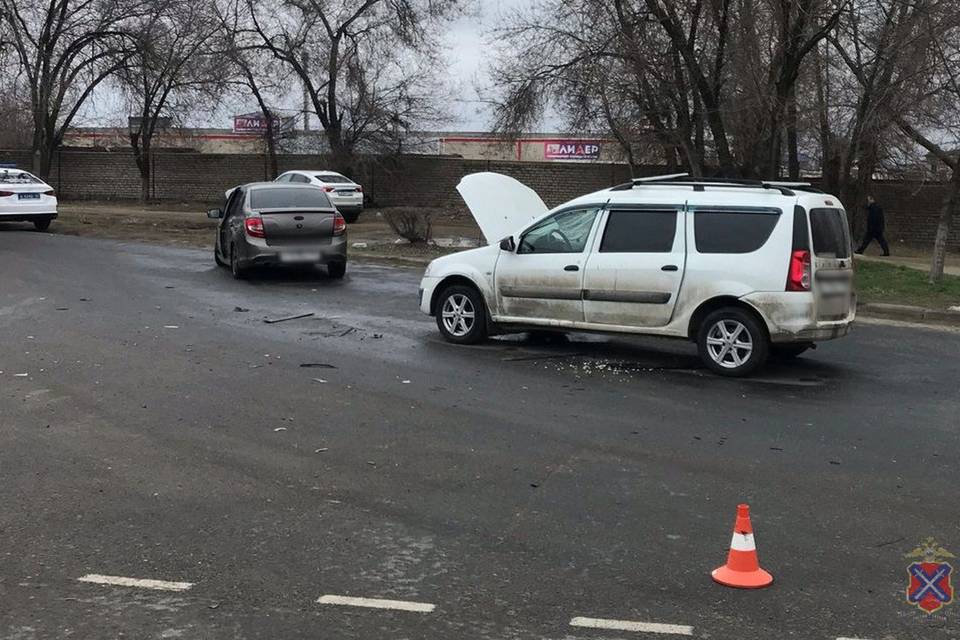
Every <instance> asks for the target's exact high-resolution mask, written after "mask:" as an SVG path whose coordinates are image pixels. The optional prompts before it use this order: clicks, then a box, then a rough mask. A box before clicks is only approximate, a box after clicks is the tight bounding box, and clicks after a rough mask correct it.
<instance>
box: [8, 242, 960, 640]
mask: <svg viewBox="0 0 960 640" xmlns="http://www.w3.org/2000/svg"><path fill="white" fill-rule="evenodd" d="M0 269H2V273H0V275H2V278H0V331H2V335H3V342H2V347H0V371H2V373H0V498H2V505H3V506H2V508H0V540H2V541H3V547H2V548H0V638H12V639H34V638H37V639H39V638H62V637H77V638H118V637H135V638H363V639H373V638H376V639H381V638H382V639H393V638H397V639H402V638H431V639H432V638H444V639H447V638H451V639H452V638H483V639H497V640H501V639H504V640H506V639H512V638H551V639H555V638H569V639H580V638H627V637H671V636H670V635H664V634H673V635H676V636H677V637H680V636H683V635H692V636H693V637H699V638H749V639H753V638H756V639H767V638H774V637H776V638H804V639H806V638H829V639H834V638H838V637H847V638H866V639H874V640H877V639H880V638H904V639H907V638H924V639H938V638H955V637H957V634H958V631H957V630H958V628H960V624H958V620H960V618H958V615H960V607H957V606H956V605H950V606H948V607H946V608H944V609H943V610H941V611H940V612H938V613H936V614H933V615H929V616H928V615H926V614H924V613H921V612H920V611H918V610H917V609H916V608H915V607H912V606H910V605H908V604H907V602H906V586H907V573H906V568H907V565H908V564H909V563H910V560H908V559H905V558H904V557H903V556H904V554H906V553H908V552H910V551H911V550H913V549H914V548H916V547H917V546H918V544H919V543H920V541H921V540H922V539H923V538H926V537H928V536H934V537H936V538H937V540H938V542H939V543H940V544H941V545H943V546H944V547H946V548H947V549H949V550H952V551H953V552H954V553H958V554H960V519H958V514H960V508H958V506H957V505H958V504H960V489H958V484H957V481H958V476H957V468H958V466H957V458H958V454H960V419H958V416H960V393H958V388H957V387H958V384H957V383H958V381H960V334H957V333H956V332H949V331H934V330H919V329H909V328H898V327H888V326H858V327H857V328H856V331H855V332H854V333H853V335H852V336H851V337H849V338H848V339H845V340H841V341H838V342H835V343H828V344H823V345H821V346H820V348H819V349H818V350H817V351H815V352H813V353H812V354H810V355H809V356H807V357H804V358H801V359H800V360H799V361H797V362H796V363H793V364H791V365H782V364H781V365H773V366H770V367H768V368H767V369H766V370H765V371H764V372H763V373H762V374H761V375H760V376H758V377H757V378H755V379H752V380H744V381H738V380H727V379H721V378H718V377H715V376H713V375H710V374H709V373H707V372H706V371H705V370H703V369H702V368H701V367H700V365H699V361H698V359H697V357H696V353H695V349H694V348H693V347H692V345H688V344H686V343H682V342H670V341H662V340H652V339H629V340H623V339H610V338H606V337H598V336H575V337H574V338H573V339H572V340H570V341H555V342H551V341H534V340H530V339H527V338H526V337H525V336H515V337H511V338H504V339H496V340H491V341H489V342H488V343H486V344H484V345H481V346H478V347H456V346H452V345H448V344H445V343H443V342H442V341H440V339H439V338H438V335H437V331H436V327H435V326H434V325H433V322H432V319H430V318H427V317H425V316H422V315H421V314H420V313H419V311H418V310H417V308H416V306H417V305H416V295H417V283H418V281H419V272H418V271H417V270H414V269H404V268H395V267H389V266H377V265H373V264H351V266H350V269H349V271H348V276H347V278H346V279H345V280H344V281H333V280H329V279H328V278H326V276H325V275H323V273H322V272H315V273H306V272H279V273H264V274H260V275H259V276H257V277H255V278H254V279H253V280H252V281H250V282H237V281H234V280H233V279H231V277H230V275H229V273H228V272H226V271H225V270H221V269H218V268H216V267H214V266H213V259H212V255H208V254H207V253H206V252H201V251H195V250H185V249H174V248H165V247H154V246H147V245H137V244H123V243H118V242H112V241H103V240H92V239H83V238H72V237H60V236H52V235H45V234H37V233H31V232H27V231H22V232H21V231H16V230H11V228H9V227H7V228H5V229H3V230H0ZM311 312H312V313H314V314H315V315H314V316H312V317H309V318H304V319H299V320H291V321H288V322H282V323H277V324H265V323H264V322H263V320H264V319H265V318H267V319H270V318H278V317H283V316H290V315H296V314H300V313H311ZM304 365H310V366H304ZM24 374H25V375H24ZM739 502H749V503H750V505H751V507H752V510H753V516H754V520H753V524H754V528H755V532H756V540H757V544H758V547H759V552H760V559H761V562H762V564H763V565H764V567H765V568H766V569H768V570H769V571H770V572H771V573H773V575H774V576H775V582H774V585H773V586H772V587H770V588H769V589H766V590H763V591H736V590H730V589H726V588H722V587H719V586H718V585H716V584H714V583H713V582H712V581H711V580H710V578H709V572H710V570H711V569H713V568H715V567H716V566H719V565H720V564H721V563H722V562H723V561H724V559H725V557H726V553H727V548H728V545H729V541H730V532H731V527H732V525H733V520H734V515H735V507H736V504H737V503H739ZM81 578H83V580H81ZM116 578H129V579H133V581H132V582H131V581H128V582H123V581H118V580H116ZM138 580H148V581H150V580H152V581H161V582H158V583H150V582H147V583H143V582H137V581H138ZM324 596H326V598H325V599H324V598H323V597H324ZM356 598H360V599H362V600H354V599H356ZM382 600H389V601H393V603H392V604H391V603H383V602H381V601H382ZM383 607H388V608H383ZM577 618H580V619H581V620H579V621H577V622H578V624H577V625H576V626H574V625H571V624H570V623H571V622H572V621H575V619H577ZM583 619H602V620H616V621H627V622H630V623H632V624H633V626H626V627H623V628H621V629H619V630H600V629H593V628H590V627H584V626H579V624H581V623H584V620H583ZM587 622H590V621H589V620H587ZM601 626H602V625H601Z"/></svg>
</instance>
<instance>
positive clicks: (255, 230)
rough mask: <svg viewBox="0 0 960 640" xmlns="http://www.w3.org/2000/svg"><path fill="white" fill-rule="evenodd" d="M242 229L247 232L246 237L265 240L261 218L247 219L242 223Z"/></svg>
mask: <svg viewBox="0 0 960 640" xmlns="http://www.w3.org/2000/svg"><path fill="white" fill-rule="evenodd" d="M243 227H244V229H246V230H247V235H248V236H250V237H251V238H265V237H266V235H265V234H264V233H263V218H259V217H258V218H247V219H246V220H244V221H243Z"/></svg>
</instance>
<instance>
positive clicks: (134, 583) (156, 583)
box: [77, 573, 193, 591]
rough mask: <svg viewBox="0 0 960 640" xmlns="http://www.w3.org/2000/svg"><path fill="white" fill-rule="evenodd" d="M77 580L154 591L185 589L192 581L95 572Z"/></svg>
mask: <svg viewBox="0 0 960 640" xmlns="http://www.w3.org/2000/svg"><path fill="white" fill-rule="evenodd" d="M77 580H79V581H80V582H91V583H93V584H106V585H112V586H117V587H137V588H139V589H153V590H155V591H186V590H187V589H189V588H190V587H192V586H193V583H192V582H168V581H166V580H148V579H145V578H124V577H122V576H101V575H99V574H96V573H88V574H87V575H85V576H83V577H82V578H77Z"/></svg>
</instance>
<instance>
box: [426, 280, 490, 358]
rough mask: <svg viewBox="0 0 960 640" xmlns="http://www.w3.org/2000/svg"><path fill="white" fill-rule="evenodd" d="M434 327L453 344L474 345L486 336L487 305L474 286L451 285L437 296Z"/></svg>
mask: <svg viewBox="0 0 960 640" xmlns="http://www.w3.org/2000/svg"><path fill="white" fill-rule="evenodd" d="M437 328H439V329H440V335H442V336H443V337H444V339H445V340H447V341H448V342H453V343H455V344H476V343H478V342H480V341H482V340H483V339H484V338H486V337H487V307H486V305H485V304H484V302H483V296H481V295H480V292H479V291H477V290H476V289H474V288H473V287H467V286H464V285H453V286H450V287H447V288H446V289H444V290H443V291H442V292H441V293H440V297H439V298H438V299H437Z"/></svg>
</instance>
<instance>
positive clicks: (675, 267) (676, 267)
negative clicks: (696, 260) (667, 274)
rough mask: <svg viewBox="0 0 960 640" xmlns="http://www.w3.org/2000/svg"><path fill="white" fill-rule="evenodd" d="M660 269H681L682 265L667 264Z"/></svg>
mask: <svg viewBox="0 0 960 640" xmlns="http://www.w3.org/2000/svg"><path fill="white" fill-rule="evenodd" d="M660 271H680V267H678V266H677V265H675V264H665V265H663V266H662V267H660Z"/></svg>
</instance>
